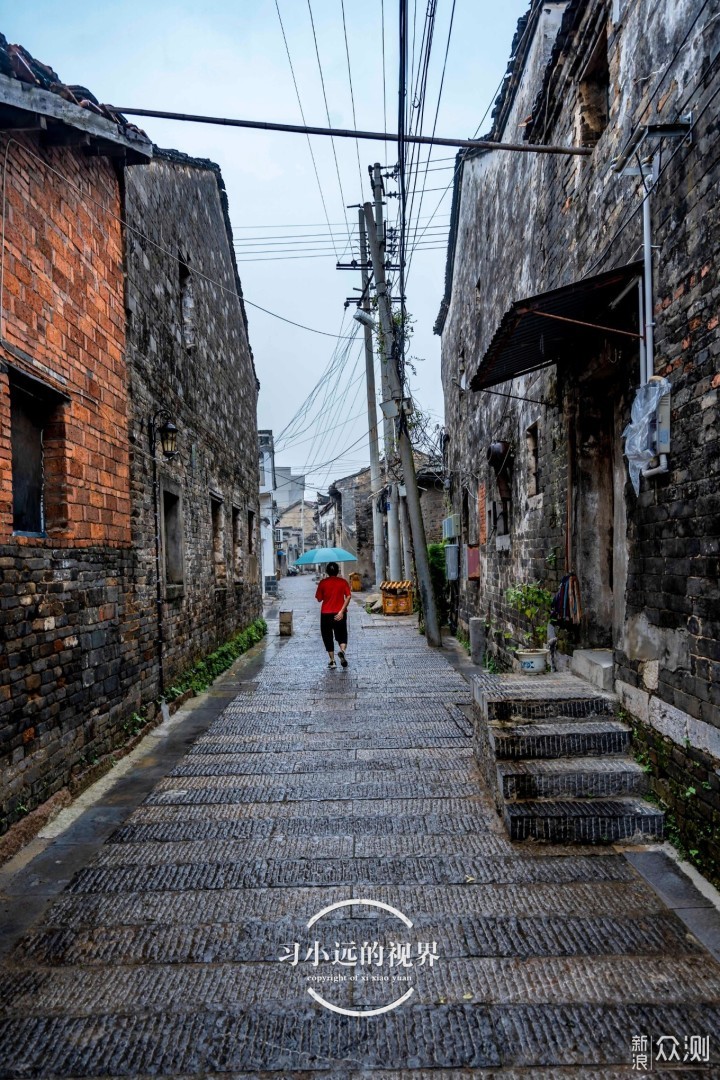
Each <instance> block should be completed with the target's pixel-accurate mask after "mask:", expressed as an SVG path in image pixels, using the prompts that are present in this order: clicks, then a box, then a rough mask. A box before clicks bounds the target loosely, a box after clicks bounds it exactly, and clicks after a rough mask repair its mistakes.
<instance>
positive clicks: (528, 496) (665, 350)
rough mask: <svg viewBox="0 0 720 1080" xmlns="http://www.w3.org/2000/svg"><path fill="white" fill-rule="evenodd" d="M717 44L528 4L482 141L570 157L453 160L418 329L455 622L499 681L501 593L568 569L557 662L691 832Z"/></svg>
mask: <svg viewBox="0 0 720 1080" xmlns="http://www.w3.org/2000/svg"><path fill="white" fill-rule="evenodd" d="M719 35H720V24H719V23H718V20H717V19H716V18H715V19H713V17H712V13H711V11H710V8H709V6H708V5H705V4H702V3H700V2H693V3H688V4H682V5H678V4H675V3H673V2H670V0H667V2H661V3H658V4H650V3H649V2H646V0H643V2H639V3H626V2H625V0H614V2H613V3H611V4H606V3H601V2H599V0H570V2H562V3H537V2H533V3H532V4H531V7H530V11H529V13H528V15H527V16H526V17H525V18H524V19H523V20H521V22H520V24H519V27H518V32H517V35H516V38H515V41H514V43H513V50H512V57H513V58H512V60H511V62H510V65H509V68H508V74H507V77H506V80H505V84H504V89H503V92H502V94H501V96H500V98H499V99H498V102H497V104H496V109H495V113H494V120H493V128H492V131H491V132H490V138H491V139H492V140H493V141H505V142H512V143H522V142H527V143H529V144H536V145H538V144H539V145H541V146H548V147H549V146H556V147H558V146H559V147H562V148H579V149H580V153H575V152H571V153H562V154H555V153H507V152H501V151H489V152H470V153H467V154H464V155H461V156H460V159H459V164H458V170H457V177H456V182H455V192H454V203H453V217H452V226H451V235H450V246H449V258H448V274H447V282H446V295H445V298H444V300H443V304H442V307H441V312H440V316H439V319H438V324H437V327H436V329H437V330H438V332H440V333H441V334H442V375H443V385H444V394H445V403H446V423H447V430H448V435H449V441H448V445H447V465H448V470H449V476H450V479H451V482H452V503H453V510H454V511H455V512H456V513H457V514H458V515H459V520H460V532H461V536H460V539H461V541H462V543H463V544H464V545H465V546H466V547H468V548H470V549H476V550H477V552H478V554H479V568H480V569H479V574H478V575H477V577H475V578H474V579H472V580H468V579H465V580H462V581H461V583H460V610H459V615H460V620H461V623H462V622H463V621H465V622H466V621H467V620H468V619H469V618H470V617H471V616H480V617H484V618H485V620H486V623H487V626H488V628H489V645H488V648H489V651H490V652H491V653H494V654H495V656H496V658H497V660H498V661H499V662H500V663H501V664H503V665H507V664H509V662H510V654H509V652H508V649H507V643H506V639H505V637H504V634H505V632H507V633H508V634H511V635H512V640H513V641H515V642H517V640H518V630H519V625H518V621H517V617H516V616H515V615H514V614H513V613H512V612H511V611H510V610H509V608H508V604H507V589H508V587H510V586H511V585H513V584H516V583H522V582H528V581H538V582H541V583H542V584H543V585H545V587H546V588H548V589H549V590H551V591H553V592H554V591H555V590H556V589H557V587H558V585H559V583H560V579H561V578H562V576H563V575H564V574H566V573H568V572H570V571H573V572H574V573H575V574H576V575H577V578H578V581H579V584H580V589H581V594H582V602H583V616H582V619H581V621H580V623H579V624H578V625H570V626H566V627H564V628H563V632H562V634H561V651H562V652H564V653H565V654H566V655H567V654H570V653H571V652H572V651H573V649H574V648H576V647H578V646H585V647H592V648H607V649H610V650H612V657H613V661H614V686H615V689H616V690H617V692H618V693H619V695H620V697H621V699H622V700H623V702H624V703H625V706H626V708H627V709H628V711H629V713H630V714H631V715H632V716H633V717H634V718H635V719H636V721H637V729H636V731H637V738H638V740H639V741H640V742H645V743H646V744H647V746H648V748H649V753H650V756H651V759H652V762H653V765H654V767H655V768H656V772H657V782H658V784H659V785H660V787H661V788H662V790H663V792H664V793H665V794H667V793H668V791H670V792H671V793H672V790H674V789H675V787H677V783H678V781H679V778H682V777H685V778H687V777H690V778H692V779H697V780H698V781H702V783H703V785H706V786H703V787H702V799H701V800H700V801H701V802H702V807H700V806H699V809H698V815H697V816H698V828H700V827H701V825H702V826H703V827H704V825H703V823H704V824H708V823H710V822H716V823H718V822H720V814H719V811H720V801H718V791H717V786H718V785H717V783H716V779H717V778H716V776H715V773H714V769H715V768H716V767H717V761H718V758H720V645H719V644H718V642H719V639H720V622H718V611H719V610H720V595H719V593H718V552H719V547H720V502H719V501H718V495H717V485H718V469H719V468H720V464H719V460H720V459H719V457H718V427H717V393H718V386H719V385H720V373H719V367H720V341H719V338H718V297H719V296H720V286H718V278H717V261H718V249H719V247H720V223H719V222H718V199H717V184H718V175H719V174H718V166H717V163H716V161H715V159H714V155H713V146H714V143H715V139H716V135H717V108H716V105H714V104H713V102H715V101H716V95H717V92H718V79H719V73H718V51H719V41H720V36H719ZM644 211H645V212H646V220H647V222H648V225H649V229H650V235H649V241H650V245H651V247H652V266H653V269H652V276H651V286H652V297H653V299H652V306H651V307H647V305H646V306H645V307H644V308H643V306H642V303H641V301H642V300H643V299H644V297H645V295H646V291H645V290H646V288H647V286H648V284H649V279H648V276H647V275H644V260H643V254H644V251H647V250H648V245H647V244H646V246H645V248H644V247H643V214H644ZM646 316H647V317H646ZM650 322H652V323H654V325H653V326H652V327H651V328H650V331H649V330H648V327H647V326H646V324H647V323H650ZM651 331H654V348H653V342H652V340H651ZM658 376H662V377H665V378H667V379H668V380H669V383H670V387H671V420H670V447H671V449H670V452H669V454H668V455H667V458H666V459H664V460H663V459H661V458H659V457H657V458H656V459H655V460H653V461H652V462H651V463H650V469H649V473H650V474H649V475H647V476H642V477H641V480H640V490H639V494H636V493H635V491H634V490H633V487H632V485H631V483H630V482H629V478H628V467H627V460H626V458H625V457H624V449H625V444H624V442H623V433H624V431H625V429H626V427H627V425H628V424H629V422H630V420H631V407H632V404H633V402H634V401H635V397H636V392H637V388H638V387H639V386H640V385H641V384H643V383H644V382H647V379H648V378H653V377H658ZM653 446H654V447H655V449H657V444H656V443H655V444H653ZM560 662H561V663H562V657H561V658H560ZM663 740H665V743H664V744H663V745H664V749H663V750H662V753H660V751H659V750H658V741H659V742H662V741H663ZM713 777H715V779H713ZM687 782H688V781H687V779H686V780H685V785H684V786H685V787H687ZM698 789H699V790H700V789H701V785H700V783H698ZM676 801H677V800H676ZM707 846H708V845H706V847H707ZM710 846H712V845H710ZM713 852H714V853H713V858H716V857H717V854H718V853H717V851H715V850H714V849H713Z"/></svg>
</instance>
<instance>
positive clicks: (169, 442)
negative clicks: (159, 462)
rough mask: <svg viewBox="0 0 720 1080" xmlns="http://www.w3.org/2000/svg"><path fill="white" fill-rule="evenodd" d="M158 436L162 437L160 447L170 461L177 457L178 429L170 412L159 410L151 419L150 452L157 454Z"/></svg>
mask: <svg viewBox="0 0 720 1080" xmlns="http://www.w3.org/2000/svg"><path fill="white" fill-rule="evenodd" d="M158 436H159V437H160V449H161V450H162V452H163V457H165V458H167V460H168V461H170V460H171V459H172V458H174V457H177V453H178V446H177V439H178V429H177V428H176V426H175V424H174V423H173V422H172V420H171V419H170V416H169V414H168V413H166V412H164V411H163V410H159V411H158V412H156V413H155V415H154V416H153V418H152V419H151V421H150V453H151V454H152V455H153V457H154V456H155V450H156V447H157V440H158Z"/></svg>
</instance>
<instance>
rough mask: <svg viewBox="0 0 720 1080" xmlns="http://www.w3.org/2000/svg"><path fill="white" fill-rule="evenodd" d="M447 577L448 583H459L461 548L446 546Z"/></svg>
mask: <svg viewBox="0 0 720 1080" xmlns="http://www.w3.org/2000/svg"><path fill="white" fill-rule="evenodd" d="M445 577H446V578H447V580H448V581H457V579H458V578H459V577H460V546H459V545H458V544H446V545H445Z"/></svg>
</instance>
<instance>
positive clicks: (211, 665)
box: [165, 619, 267, 701]
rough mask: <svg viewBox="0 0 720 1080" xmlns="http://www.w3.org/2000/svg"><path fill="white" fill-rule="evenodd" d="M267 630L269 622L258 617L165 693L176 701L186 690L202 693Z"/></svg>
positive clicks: (259, 639) (260, 638)
mask: <svg viewBox="0 0 720 1080" xmlns="http://www.w3.org/2000/svg"><path fill="white" fill-rule="evenodd" d="M266 632H267V623H266V622H265V620H264V619H256V620H255V622H253V623H250V626H248V628H247V629H246V630H243V631H241V633H239V634H236V635H235V637H232V638H230V640H229V641H227V642H226V643H225V644H224V645H222V646H221V647H220V648H219V649H217V650H216V651H215V652H214V653H210V655H209V656H206V657H205V659H204V660H201V661H200V663H198V664H195V666H194V667H192V668H190V670H189V671H186V672H185V674H184V675H183V676H182V677H181V678H180V679H178V680H177V681H176V682H175V683H174V684H173V685H172V686H171V687H170V688H169V690H168V691H167V694H166V695H165V696H166V698H167V700H168V701H174V700H175V698H177V697H180V695H181V694H184V693H185V691H186V690H192V691H193V693H195V694H200V693H202V692H203V690H207V688H208V687H209V686H210V684H211V683H212V682H213V680H215V679H216V678H217V677H218V675H222V673H223V671H227V669H228V668H229V667H230V666H231V665H232V664H233V663H234V662H235V661H236V660H237V658H238V656H242V654H243V653H244V652H247V650H248V649H250V648H251V647H252V646H253V645H255V644H256V643H257V642H258V641H261V640H262V638H263V637H264V636H265V634H266Z"/></svg>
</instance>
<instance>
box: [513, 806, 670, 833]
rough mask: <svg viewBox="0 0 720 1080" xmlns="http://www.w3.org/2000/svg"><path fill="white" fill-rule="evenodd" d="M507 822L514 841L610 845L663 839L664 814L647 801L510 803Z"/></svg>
mask: <svg viewBox="0 0 720 1080" xmlns="http://www.w3.org/2000/svg"><path fill="white" fill-rule="evenodd" d="M503 818H504V821H505V827H506V829H507V830H508V833H509V835H510V839H511V840H545V841H547V842H549V843H554V844H606V843H614V842H616V841H619V840H622V841H624V842H625V843H629V842H637V843H647V842H648V841H649V840H662V838H663V824H664V814H663V813H662V811H661V810H658V808H657V807H656V806H652V805H651V804H650V803H646V802H645V801H644V800H643V799H634V798H624V799H563V800H556V801H552V802H550V801H546V802H543V801H537V800H528V801H523V802H510V803H505V805H504V807H503Z"/></svg>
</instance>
